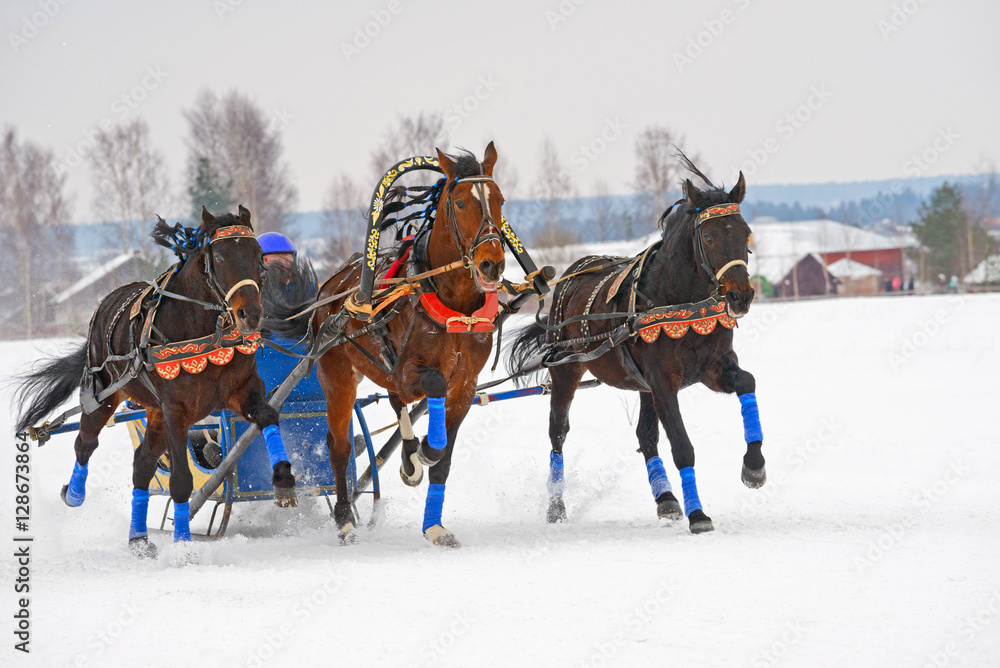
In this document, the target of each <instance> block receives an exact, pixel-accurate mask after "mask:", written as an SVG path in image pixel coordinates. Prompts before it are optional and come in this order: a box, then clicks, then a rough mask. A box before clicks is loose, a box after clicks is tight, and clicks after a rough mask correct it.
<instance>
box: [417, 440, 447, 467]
mask: <svg viewBox="0 0 1000 668" xmlns="http://www.w3.org/2000/svg"><path fill="white" fill-rule="evenodd" d="M417 458H418V459H419V460H420V463H421V464H423V465H424V466H434V465H435V464H437V463H438V462H439V461H441V460H442V459H444V448H441V449H438V448H432V447H431V446H429V445H428V444H427V440H426V439H424V441H423V442H422V443H421V444H420V447H419V448H417Z"/></svg>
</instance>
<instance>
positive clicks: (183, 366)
mask: <svg viewBox="0 0 1000 668" xmlns="http://www.w3.org/2000/svg"><path fill="white" fill-rule="evenodd" d="M152 237H153V240H154V241H155V242H156V243H157V244H158V245H160V246H164V247H166V248H169V249H171V250H173V251H174V252H175V253H176V254H177V255H178V257H179V262H178V263H177V264H175V265H174V266H173V268H172V270H170V271H168V272H167V273H165V274H164V275H163V276H161V277H160V278H159V279H158V280H157V281H156V282H155V283H152V284H151V283H146V282H135V283H129V284H127V285H123V286H121V287H119V288H117V289H116V290H114V291H113V292H111V293H110V294H109V295H107V296H106V297H105V298H104V299H103V300H102V301H101V303H100V305H99V306H98V307H97V310H96V311H95V313H94V316H93V318H92V320H91V323H90V327H89V331H88V334H87V340H86V341H85V342H84V343H83V344H82V345H80V347H79V348H77V349H76V350H74V351H73V352H72V353H70V354H69V355H67V356H65V357H58V358H50V359H48V360H46V363H45V364H44V365H43V366H42V367H41V368H39V369H38V370H35V371H31V372H29V373H27V374H25V375H24V376H22V377H21V380H22V384H21V386H20V388H19V403H20V407H21V414H20V417H19V418H18V422H17V431H18V432H19V433H21V432H24V431H25V430H26V429H28V428H29V427H31V425H34V424H36V423H37V422H38V421H39V420H41V419H42V418H44V417H45V416H46V415H48V414H50V413H51V412H52V411H54V410H55V409H56V408H57V407H58V406H59V405H60V404H62V403H63V402H65V401H66V400H68V399H69V398H70V397H71V396H72V395H73V393H74V392H75V391H76V390H77V389H80V390H81V403H82V406H83V415H82V416H81V418H80V432H79V434H78V435H77V437H76V445H75V451H76V464H75V466H74V468H73V474H72V476H71V478H70V482H69V484H68V485H66V486H65V487H63V490H62V498H63V500H64V501H65V502H66V504H67V505H69V506H71V507H77V506H80V505H82V504H83V502H84V499H85V497H86V480H87V467H88V462H89V461H90V457H91V456H92V455H93V453H94V451H95V450H96V449H97V446H98V435H99V434H100V432H101V430H102V429H103V428H104V426H105V424H106V423H107V422H108V419H109V418H110V417H111V416H112V415H113V414H114V412H115V409H116V408H117V407H118V405H119V404H121V403H122V402H123V401H125V400H127V399H131V400H132V401H133V402H135V403H137V404H139V405H141V406H142V407H144V408H145V409H146V418H147V422H146V434H145V436H144V437H143V439H142V443H141V444H140V445H139V447H138V448H137V449H136V450H135V453H134V457H133V464H132V485H133V491H132V520H131V526H130V529H129V547H130V548H131V550H132V553H133V554H135V555H136V556H137V557H140V558H146V557H155V556H156V547H155V545H154V544H153V543H151V542H150V541H149V538H148V532H147V528H146V515H147V510H148V507H149V483H150V481H151V480H152V478H153V475H154V474H155V472H156V467H157V460H158V458H159V457H160V455H162V454H163V453H164V452H165V451H167V452H168V453H169V457H170V464H171V475H170V498H171V499H172V500H173V503H174V542H184V541H189V540H191V531H190V521H189V520H190V508H189V505H188V499H189V497H190V495H191V492H192V486H193V482H192V476H191V471H190V469H189V467H188V463H187V445H188V428H189V427H191V425H193V424H195V423H196V422H197V421H199V420H202V419H204V418H205V417H207V416H208V415H209V414H211V413H212V412H213V411H217V410H220V409H228V410H230V411H232V412H234V413H236V414H238V415H241V416H243V417H244V418H246V419H247V420H249V421H251V422H253V423H255V424H256V425H257V426H258V427H260V428H261V431H262V432H263V433H264V436H265V440H266V443H267V448H268V454H269V456H270V459H271V465H272V468H273V478H272V483H273V484H274V487H275V502H276V503H277V504H278V505H280V506H285V507H287V506H291V505H295V503H296V501H295V492H294V487H295V478H294V476H293V475H292V472H291V464H290V463H289V460H288V455H287V454H286V453H285V449H284V445H283V443H282V440H281V433H280V431H279V430H278V413H277V411H275V410H274V409H273V408H271V407H270V406H268V404H267V402H266V400H265V390H264V382H263V381H262V380H261V377H260V375H258V373H257V359H256V358H257V356H256V355H255V354H254V353H255V351H256V348H257V341H258V339H259V337H260V334H259V328H260V322H261V317H262V313H263V309H262V306H261V301H260V285H261V281H262V258H261V248H260V245H259V244H258V243H257V239H256V237H255V236H254V232H253V226H252V225H251V221H250V212H249V211H248V210H247V209H245V208H243V207H242V206H240V207H239V216H238V217H237V216H234V215H233V214H230V213H227V214H224V215H220V216H213V215H212V214H210V213H209V212H208V210H207V209H204V208H203V209H202V220H201V225H200V226H199V227H198V228H196V229H195V228H186V227H181V225H180V224H178V225H176V226H174V227H173V228H171V227H170V226H169V225H167V223H166V222H165V221H163V220H162V219H160V220H159V221H158V222H157V224H156V226H155V228H154V230H153V232H152ZM154 369H155V371H156V373H151V372H152V371H153V370H154ZM81 379H82V381H81ZM26 404H27V406H26Z"/></svg>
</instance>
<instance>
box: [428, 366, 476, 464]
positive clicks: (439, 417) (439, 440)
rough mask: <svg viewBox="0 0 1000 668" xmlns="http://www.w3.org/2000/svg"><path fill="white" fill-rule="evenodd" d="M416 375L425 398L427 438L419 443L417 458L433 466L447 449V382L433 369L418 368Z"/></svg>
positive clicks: (442, 375)
mask: <svg viewBox="0 0 1000 668" xmlns="http://www.w3.org/2000/svg"><path fill="white" fill-rule="evenodd" d="M417 374H418V375H419V376H420V386H421V387H422V388H423V390H424V394H425V395H426V396H427V436H425V437H424V439H423V440H422V441H421V442H420V447H419V448H418V449H417V457H418V459H419V460H420V463H422V464H424V465H425V466H434V465H435V464H437V463H438V462H439V461H441V459H442V458H443V457H444V452H445V449H446V448H447V447H448V424H450V419H449V416H448V411H447V407H446V406H445V404H446V402H447V396H446V395H447V394H448V381H447V380H445V378H444V374H442V373H441V372H440V371H438V370H437V369H435V368H434V367H429V366H422V367H419V368H418V369H417ZM466 410H468V409H466ZM463 417H464V414H463ZM460 422H461V421H460Z"/></svg>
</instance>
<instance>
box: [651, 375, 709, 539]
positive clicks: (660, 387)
mask: <svg viewBox="0 0 1000 668" xmlns="http://www.w3.org/2000/svg"><path fill="white" fill-rule="evenodd" d="M668 382H669V381H668V380H667V379H665V378H664V377H663V376H662V375H656V376H652V377H649V383H650V384H651V385H652V388H653V402H654V405H655V406H656V413H657V415H658V416H659V418H660V422H662V423H663V429H664V430H665V431H666V432H667V439H668V440H669V441H670V451H671V454H673V458H674V466H676V467H677V470H678V471H680V474H681V490H682V491H683V492H684V513H685V514H686V515H687V516H688V523H689V527H690V529H691V533H703V532H706V531H712V530H713V529H714V528H715V527H714V526H712V518H710V517H709V516H708V515H706V514H705V511H704V510H702V508H701V499H699V498H698V484H697V483H696V482H695V476H694V446H692V445H691V439H690V438H688V435H687V430H686V429H684V421H683V420H682V419H681V409H680V405H679V404H678V402H677V388H674V387H671V386H670V385H669V384H668Z"/></svg>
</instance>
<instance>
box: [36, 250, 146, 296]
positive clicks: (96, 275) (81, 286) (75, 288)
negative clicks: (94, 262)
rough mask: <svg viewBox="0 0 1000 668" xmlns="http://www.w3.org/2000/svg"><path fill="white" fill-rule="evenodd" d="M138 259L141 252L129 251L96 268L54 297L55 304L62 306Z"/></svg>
mask: <svg viewBox="0 0 1000 668" xmlns="http://www.w3.org/2000/svg"><path fill="white" fill-rule="evenodd" d="M137 257H139V251H137V250H135V251H129V252H128V253H122V254H121V255H118V256H116V257H114V258H112V259H110V260H108V261H107V262H105V263H104V264H102V265H101V266H99V267H97V268H95V269H94V270H93V271H91V272H90V273H89V274H87V275H86V276H84V277H83V278H81V279H80V280H79V281H77V282H76V283H74V284H73V285H71V286H69V287H68V288H66V289H65V290H63V291H62V292H60V293H59V294H57V295H56V296H55V297H53V298H52V301H53V303H55V304H62V303H63V302H65V301H66V300H68V299H70V298H71V297H73V296H74V295H77V294H79V293H81V292H83V291H84V290H86V289H87V288H89V287H90V286H91V285H93V284H94V283H96V282H97V281H99V280H101V279H102V278H104V277H105V276H107V275H108V274H110V273H111V272H113V271H114V270H115V269H118V268H119V267H121V266H122V265H124V264H125V263H127V262H129V261H130V260H133V259H135V258H137Z"/></svg>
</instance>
